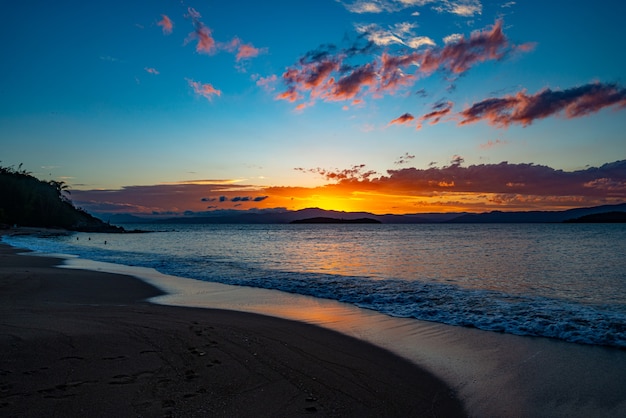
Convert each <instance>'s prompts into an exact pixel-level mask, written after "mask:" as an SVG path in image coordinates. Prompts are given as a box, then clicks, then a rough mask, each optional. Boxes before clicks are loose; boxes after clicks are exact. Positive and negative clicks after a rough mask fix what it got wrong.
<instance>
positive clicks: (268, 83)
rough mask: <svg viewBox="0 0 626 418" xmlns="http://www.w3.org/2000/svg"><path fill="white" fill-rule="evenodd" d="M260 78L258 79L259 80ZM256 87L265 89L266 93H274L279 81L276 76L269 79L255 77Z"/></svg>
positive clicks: (273, 75) (268, 77)
mask: <svg viewBox="0 0 626 418" xmlns="http://www.w3.org/2000/svg"><path fill="white" fill-rule="evenodd" d="M257 77H258V78H257ZM255 78H256V85H257V86H259V87H262V88H263V89H265V91H268V92H272V91H274V90H276V82H277V81H278V77H277V76H276V74H272V75H271V76H267V77H260V76H258V75H257V76H255Z"/></svg>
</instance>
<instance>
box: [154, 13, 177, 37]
mask: <svg viewBox="0 0 626 418" xmlns="http://www.w3.org/2000/svg"><path fill="white" fill-rule="evenodd" d="M157 25H159V26H161V28H162V29H163V34H165V35H169V34H170V33H172V30H173V29H174V23H172V20H171V19H170V18H169V17H167V16H166V15H161V20H160V21H159V22H158V23H157Z"/></svg>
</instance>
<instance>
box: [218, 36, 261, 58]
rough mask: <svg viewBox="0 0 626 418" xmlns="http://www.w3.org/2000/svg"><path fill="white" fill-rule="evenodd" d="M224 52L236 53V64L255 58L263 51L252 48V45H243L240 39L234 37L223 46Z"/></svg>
mask: <svg viewBox="0 0 626 418" xmlns="http://www.w3.org/2000/svg"><path fill="white" fill-rule="evenodd" d="M223 48H224V49H225V50H226V51H229V52H235V51H236V52H237V54H236V56H235V59H236V60H237V62H239V61H241V60H245V59H250V58H254V57H257V56H258V55H259V54H260V53H262V52H264V49H259V48H256V47H254V46H253V45H252V44H250V43H248V44H244V43H243V42H242V41H241V39H239V38H237V37H235V38H233V40H232V41H230V42H228V43H227V44H225V45H224V46H223Z"/></svg>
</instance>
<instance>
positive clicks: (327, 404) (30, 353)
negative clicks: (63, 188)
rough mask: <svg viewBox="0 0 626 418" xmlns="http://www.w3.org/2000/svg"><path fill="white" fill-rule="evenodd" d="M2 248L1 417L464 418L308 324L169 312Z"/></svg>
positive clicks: (415, 380)
mask: <svg viewBox="0 0 626 418" xmlns="http://www.w3.org/2000/svg"><path fill="white" fill-rule="evenodd" d="M18 252H20V250H18V249H15V248H12V247H9V246H7V245H4V244H1V245H0V300H1V302H0V310H1V313H0V318H1V319H0V330H1V331H0V350H1V351H2V353H3V355H2V360H1V361H0V414H1V415H2V416H7V417H14V416H15V417H17V416H20V417H26V416H28V417H37V416H47V417H52V416H59V417H60V416H65V417H66V416H92V417H95V416H103V417H104V416H144V417H157V416H159V417H161V416H172V417H177V416H181V417H194V416H224V417H227V416H228V417H233V416H241V417H245V416H359V417H364V416H372V417H373V416H402V417H407V416H433V417H436V416H439V417H454V416H465V415H466V413H465V411H464V409H463V406H462V404H461V402H460V401H459V400H458V398H457V397H456V396H455V394H454V392H453V391H452V389H451V388H450V386H448V385H446V384H445V383H443V381H442V380H440V379H438V378H437V377H435V376H434V375H433V374H432V373H431V372H429V371H427V370H425V369H423V368H420V367H418V366H417V365H415V364H414V363H411V362H409V361H408V360H405V359H403V358H401V357H400V356H398V355H396V354H393V353H391V352H390V351H387V350H385V349H382V348H379V347H377V346H375V345H373V344H369V343H367V342H364V341H362V340H359V339H356V338H353V337H351V336H348V335H344V334H341V333H339V332H336V331H332V330H329V329H325V328H322V327H318V326H314V325H311V324H306V323H303V322H298V321H292V320H285V319H279V318H275V317H270V316H265V315H259V314H251V313H245V312H237V311H230V310H223V309H205V308H191V307H176V306H164V305H158V304H154V303H149V302H147V301H146V300H147V299H149V298H153V297H158V296H159V295H161V294H162V292H161V290H159V289H157V288H156V287H154V286H152V285H150V284H148V283H146V282H144V281H141V280H139V279H136V278H134V277H131V276H127V275H120V274H111V273H105V272H98V271H89V270H81V269H62V268H57V267H55V266H57V265H59V264H61V263H62V261H63V260H62V259H58V258H52V257H32V256H24V255H18V254H17V253H18Z"/></svg>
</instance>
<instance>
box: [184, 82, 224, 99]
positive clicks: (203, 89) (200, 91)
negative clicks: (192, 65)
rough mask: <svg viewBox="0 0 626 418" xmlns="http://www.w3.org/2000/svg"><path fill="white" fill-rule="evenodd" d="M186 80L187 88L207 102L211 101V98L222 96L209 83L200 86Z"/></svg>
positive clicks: (197, 83)
mask: <svg viewBox="0 0 626 418" xmlns="http://www.w3.org/2000/svg"><path fill="white" fill-rule="evenodd" d="M186 80H187V83H188V84H189V86H190V87H191V88H192V89H193V91H194V93H196V94H197V95H199V96H202V97H205V98H206V99H208V100H212V99H213V96H220V95H221V94H222V92H221V91H220V90H218V89H216V88H215V87H213V86H212V85H211V84H209V83H206V84H202V83H199V82H197V81H193V80H190V79H188V78H187V79H186Z"/></svg>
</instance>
